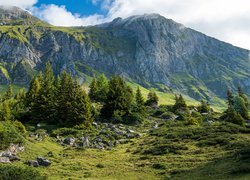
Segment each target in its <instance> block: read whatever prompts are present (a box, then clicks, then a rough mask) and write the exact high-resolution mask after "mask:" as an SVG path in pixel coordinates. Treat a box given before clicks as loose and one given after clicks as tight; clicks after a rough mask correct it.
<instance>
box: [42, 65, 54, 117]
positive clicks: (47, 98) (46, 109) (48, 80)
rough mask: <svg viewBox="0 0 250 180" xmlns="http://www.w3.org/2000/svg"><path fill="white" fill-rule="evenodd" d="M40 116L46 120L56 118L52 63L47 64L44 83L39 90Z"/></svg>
mask: <svg viewBox="0 0 250 180" xmlns="http://www.w3.org/2000/svg"><path fill="white" fill-rule="evenodd" d="M38 101H39V103H40V106H39V109H38V110H39V112H38V113H39V116H40V117H41V120H43V121H45V122H53V121H54V120H55V114H56V110H55V77H54V73H53V70H52V67H51V64H50V63H47V64H46V68H45V73H44V76H43V83H42V86H41V89H40V92H39V96H38Z"/></svg>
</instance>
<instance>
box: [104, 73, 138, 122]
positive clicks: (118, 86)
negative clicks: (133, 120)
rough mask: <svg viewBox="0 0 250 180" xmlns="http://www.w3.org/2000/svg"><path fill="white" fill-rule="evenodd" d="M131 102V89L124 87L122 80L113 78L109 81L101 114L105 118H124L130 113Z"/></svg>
mask: <svg viewBox="0 0 250 180" xmlns="http://www.w3.org/2000/svg"><path fill="white" fill-rule="evenodd" d="M132 102H133V91H132V89H131V88H130V87H129V86H127V85H126V83H125V81H124V80H123V78H121V77H120V76H114V77H112V78H111V79H110V81H109V92H108V94H107V99H106V102H105V104H104V106H103V108H102V110H101V114H102V116H103V117H105V118H111V117H112V116H114V115H116V116H120V117H124V116H126V115H128V114H129V113H130V111H131V107H132Z"/></svg>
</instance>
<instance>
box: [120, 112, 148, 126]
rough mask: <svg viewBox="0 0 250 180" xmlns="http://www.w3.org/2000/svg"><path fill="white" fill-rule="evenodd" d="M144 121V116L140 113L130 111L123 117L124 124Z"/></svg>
mask: <svg viewBox="0 0 250 180" xmlns="http://www.w3.org/2000/svg"><path fill="white" fill-rule="evenodd" d="M143 121H144V118H143V117H142V115H141V114H140V113H131V114H129V115H128V116H126V117H125V123H126V124H139V123H142V122H143Z"/></svg>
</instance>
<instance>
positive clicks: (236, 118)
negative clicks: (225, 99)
mask: <svg viewBox="0 0 250 180" xmlns="http://www.w3.org/2000/svg"><path fill="white" fill-rule="evenodd" d="M225 120H226V121H227V122H231V123H234V124H238V125H240V126H244V120H243V118H242V116H241V115H240V114H239V113H237V112H236V111H235V109H234V108H233V107H232V106H229V108H228V109H227V110H226V116H225Z"/></svg>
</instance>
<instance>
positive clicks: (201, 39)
mask: <svg viewBox="0 0 250 180" xmlns="http://www.w3.org/2000/svg"><path fill="white" fill-rule="evenodd" d="M0 12H1V11H0ZM37 22H39V23H37ZM0 37H1V38H0V44H2V46H1V47H0V82H1V83H2V84H8V83H14V84H20V85H27V84H28V82H29V81H30V79H31V77H32V76H33V75H34V74H36V72H38V71H40V70H42V69H43V67H44V65H45V63H46V62H48V61H50V62H51V64H52V66H53V69H54V71H55V73H56V74H59V73H60V72H62V71H63V70H67V71H68V72H70V73H71V74H72V75H74V76H77V77H79V78H80V79H81V80H82V81H84V80H85V79H86V75H88V76H93V75H94V74H96V73H105V74H106V75H108V76H110V75H112V74H119V75H122V76H124V77H125V78H126V79H128V80H131V81H133V82H136V83H138V84H141V85H143V86H144V87H147V88H150V87H154V88H158V89H161V90H163V91H172V90H177V91H180V92H182V93H184V94H187V95H189V96H191V97H193V98H195V99H201V98H203V99H207V100H208V101H211V97H213V96H214V97H216V96H217V97H220V98H221V97H225V92H226V89H227V88H231V89H236V88H237V86H238V85H240V86H242V87H243V89H244V90H246V92H247V93H248V94H250V91H249V89H250V88H249V87H250V75H249V74H250V72H249V69H250V58H249V50H246V49H243V48H238V47H235V46H233V45H231V44H229V43H225V42H222V41H219V40H217V39H215V38H211V37H209V36H206V35H205V34H203V33H200V32H198V31H195V30H192V29H190V28H186V27H185V26H183V25H182V24H179V23H176V22H174V21H173V20H171V19H166V18H165V17H163V16H160V15H158V14H148V15H138V16H132V17H129V18H126V19H121V18H116V19H115V20H113V21H112V22H110V23H105V24H101V25H96V26H88V27H68V28H66V27H56V26H51V25H48V24H44V23H41V21H40V20H39V21H36V23H35V24H33V25H31V24H29V23H26V24H25V23H23V24H22V23H21V24H20V23H19V24H14V25H9V26H8V25H7V26H6V25H2V26H0ZM9 49H15V52H11V51H9Z"/></svg>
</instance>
